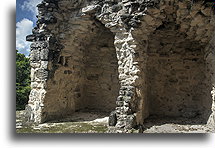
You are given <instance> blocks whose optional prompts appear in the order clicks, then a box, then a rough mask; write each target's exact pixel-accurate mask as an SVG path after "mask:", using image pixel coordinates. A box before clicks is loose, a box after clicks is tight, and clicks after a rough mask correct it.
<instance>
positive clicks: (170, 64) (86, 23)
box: [27, 0, 214, 132]
mask: <svg viewBox="0 0 215 148" xmlns="http://www.w3.org/2000/svg"><path fill="white" fill-rule="evenodd" d="M212 5H213V4H211V3H205V2H203V1H190V0H186V1H183V2H182V1H179V0H164V1H158V0H134V1H131V0H105V1H100V0H95V1H88V0H77V1H73V0H44V1H43V2H42V3H41V4H40V5H38V9H39V16H38V22H37V26H36V27H35V29H34V30H33V34H32V35H29V36H27V40H28V41H32V42H33V43H32V45H31V66H32V73H31V78H32V91H31V94H30V97H29V98H30V99H29V104H28V106H27V110H28V111H29V114H30V116H29V118H30V120H32V121H34V122H44V121H47V120H52V119H54V118H62V117H64V116H66V115H68V114H72V113H73V112H75V111H77V110H82V109H85V108H89V109H97V110H102V111H108V112H111V111H112V110H114V112H112V113H111V116H110V121H111V122H110V123H111V124H110V132H130V130H131V129H132V128H137V127H138V126H139V125H143V124H144V119H146V118H147V117H148V116H150V115H162V116H184V117H195V116H196V115H202V116H204V118H205V120H209V119H213V118H214V116H213V114H211V113H212V112H213V110H214V102H213V95H214V93H213V92H214V90H213V83H214V80H213V77H214V74H213V69H212V68H213V66H214V64H213V55H214V54H208V55H210V56H207V53H209V52H208V51H210V52H212V53H213V49H214V46H213V40H211V39H212V37H213V36H214V35H213V31H214V12H213V9H212ZM209 42H211V43H210V44H209ZM208 45H211V46H210V48H209V47H208ZM206 49H210V50H206ZM207 57H211V58H207ZM117 67H118V68H117ZM211 94H212V95H211ZM208 116H210V118H209V117H208ZM210 121H211V120H210ZM210 123H212V122H210Z"/></svg>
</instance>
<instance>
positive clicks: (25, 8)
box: [16, 0, 42, 56]
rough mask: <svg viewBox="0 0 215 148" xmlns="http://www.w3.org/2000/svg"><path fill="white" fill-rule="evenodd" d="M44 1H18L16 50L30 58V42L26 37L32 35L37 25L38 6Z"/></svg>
mask: <svg viewBox="0 0 215 148" xmlns="http://www.w3.org/2000/svg"><path fill="white" fill-rule="evenodd" d="M41 1H42V0H16V49H17V50H18V51H19V53H22V54H25V55H26V56H29V53H30V44H31V43H30V42H27V41H26V36H27V35H29V34H31V33H32V29H33V27H34V26H35V24H36V21H37V18H36V15H37V13H38V12H37V7H36V6H37V4H39V3H40V2H41Z"/></svg>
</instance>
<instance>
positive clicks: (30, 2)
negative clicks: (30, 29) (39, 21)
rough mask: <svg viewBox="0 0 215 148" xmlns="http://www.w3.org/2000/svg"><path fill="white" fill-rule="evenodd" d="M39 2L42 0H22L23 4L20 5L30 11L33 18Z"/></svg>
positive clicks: (36, 12)
mask: <svg viewBox="0 0 215 148" xmlns="http://www.w3.org/2000/svg"><path fill="white" fill-rule="evenodd" d="M40 2H42V0H26V1H24V3H23V5H21V8H22V10H26V11H29V12H31V13H32V14H33V15H34V18H36V15H37V14H38V11H37V7H36V6H37V5H38V4H39V3H40Z"/></svg>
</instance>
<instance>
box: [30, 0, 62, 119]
mask: <svg viewBox="0 0 215 148" xmlns="http://www.w3.org/2000/svg"><path fill="white" fill-rule="evenodd" d="M37 7H38V10H39V15H38V21H37V26H36V27H35V28H34V29H33V30H32V33H33V34H31V35H28V36H27V37H26V40H27V41H29V42H33V43H32V44H31V46H30V49H31V54H30V65H31V92H30V95H29V101H28V105H27V106H26V115H27V117H28V120H29V121H31V122H34V123H41V122H43V121H44V120H45V118H46V117H45V116H46V115H45V114H44V112H43V109H44V98H45V95H46V89H47V86H46V85H47V80H48V79H49V78H50V76H51V73H50V72H49V70H50V68H49V67H48V65H49V64H50V62H53V60H55V59H54V57H53V55H54V53H57V52H58V51H59V50H60V48H61V47H60V46H59V45H58V43H57V41H56V40H55V39H54V38H53V37H52V34H51V33H50V28H49V26H50V27H54V24H55V23H57V19H56V17H54V15H53V13H55V12H57V9H58V7H57V0H52V1H47V0H44V1H43V2H42V3H41V4H39V5H38V6H37ZM48 28H49V29H48ZM51 50H52V51H51Z"/></svg>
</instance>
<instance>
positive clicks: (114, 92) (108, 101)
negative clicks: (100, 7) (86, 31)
mask: <svg viewBox="0 0 215 148" xmlns="http://www.w3.org/2000/svg"><path fill="white" fill-rule="evenodd" d="M113 43H114V36H113V34H112V33H111V32H110V31H109V30H107V29H106V28H105V27H104V26H102V25H101V28H100V29H99V31H98V34H97V35H96V36H95V38H94V39H93V41H92V42H90V43H89V45H88V46H87V47H86V48H85V50H84V58H83V61H84V63H85V69H84V72H85V74H84V75H85V80H84V82H83V97H84V98H83V101H82V103H83V104H85V107H87V108H88V109H93V110H97V111H106V112H108V113H110V112H111V111H113V110H114V109H115V107H116V98H117V97H118V92H119V80H118V61H117V57H116V50H115V47H114V44H113Z"/></svg>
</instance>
